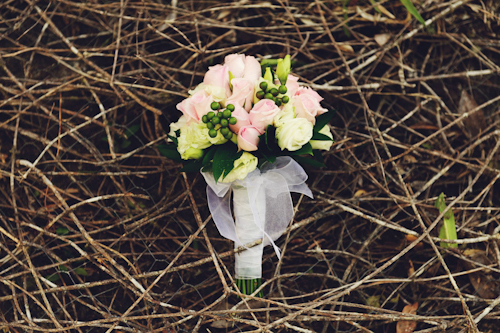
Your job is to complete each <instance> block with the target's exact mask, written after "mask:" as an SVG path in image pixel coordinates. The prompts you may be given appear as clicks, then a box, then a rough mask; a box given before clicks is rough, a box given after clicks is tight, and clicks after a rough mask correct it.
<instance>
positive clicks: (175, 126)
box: [167, 115, 186, 142]
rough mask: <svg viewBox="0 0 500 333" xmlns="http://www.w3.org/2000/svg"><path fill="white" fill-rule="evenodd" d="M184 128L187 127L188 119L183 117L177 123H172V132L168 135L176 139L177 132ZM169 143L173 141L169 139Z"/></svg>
mask: <svg viewBox="0 0 500 333" xmlns="http://www.w3.org/2000/svg"><path fill="white" fill-rule="evenodd" d="M184 126H186V117H185V116H184V115H182V116H180V118H179V120H177V122H176V123H170V132H169V133H168V135H170V136H173V137H174V138H176V137H177V134H175V132H176V131H178V130H180V129H181V128H182V127H184ZM167 141H168V142H172V139H170V138H168V140H167Z"/></svg>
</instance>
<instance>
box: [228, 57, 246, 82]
mask: <svg viewBox="0 0 500 333" xmlns="http://www.w3.org/2000/svg"><path fill="white" fill-rule="evenodd" d="M224 65H225V66H226V67H227V68H228V69H229V71H230V72H231V74H233V76H234V77H237V78H240V77H243V73H244V72H245V55H244V54H236V53H234V54H230V55H227V56H226V57H225V58H224Z"/></svg>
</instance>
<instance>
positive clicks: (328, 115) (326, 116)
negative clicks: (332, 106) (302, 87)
mask: <svg viewBox="0 0 500 333" xmlns="http://www.w3.org/2000/svg"><path fill="white" fill-rule="evenodd" d="M335 113H337V111H336V110H330V111H328V112H325V113H323V114H320V115H319V116H317V117H316V124H315V125H314V128H313V131H314V132H315V133H317V132H319V131H320V130H321V129H322V128H323V127H325V125H326V124H328V122H329V121H330V120H331V119H332V118H333V116H335Z"/></svg>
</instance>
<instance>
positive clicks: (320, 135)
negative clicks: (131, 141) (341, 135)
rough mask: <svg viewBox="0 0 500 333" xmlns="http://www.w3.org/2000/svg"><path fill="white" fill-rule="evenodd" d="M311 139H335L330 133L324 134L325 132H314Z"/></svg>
mask: <svg viewBox="0 0 500 333" xmlns="http://www.w3.org/2000/svg"><path fill="white" fill-rule="evenodd" d="M311 140H320V141H333V140H332V139H331V138H330V137H329V136H328V135H324V134H323V133H319V132H315V133H314V134H313V136H312V138H311Z"/></svg>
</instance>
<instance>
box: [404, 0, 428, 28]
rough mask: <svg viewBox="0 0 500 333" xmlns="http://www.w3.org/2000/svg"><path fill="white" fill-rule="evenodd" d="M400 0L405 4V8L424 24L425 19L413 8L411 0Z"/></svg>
mask: <svg viewBox="0 0 500 333" xmlns="http://www.w3.org/2000/svg"><path fill="white" fill-rule="evenodd" d="M400 1H401V3H402V4H403V6H405V8H406V10H407V11H408V12H409V13H410V14H411V15H413V16H414V17H415V18H416V19H417V20H418V21H419V22H420V23H422V24H423V25H424V26H425V20H424V19H423V18H422V16H420V13H419V12H418V10H417V9H416V8H415V6H414V5H413V3H412V2H411V0H400Z"/></svg>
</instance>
